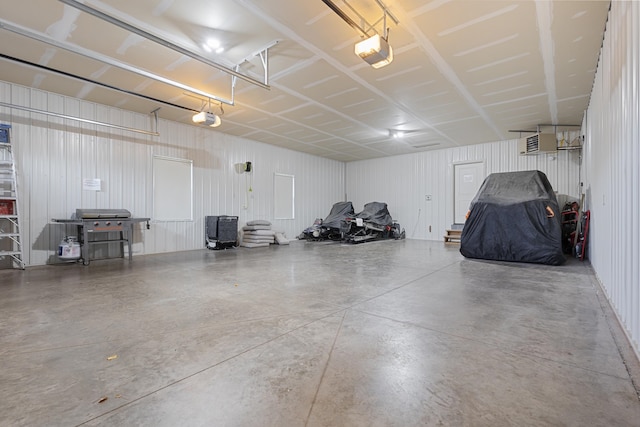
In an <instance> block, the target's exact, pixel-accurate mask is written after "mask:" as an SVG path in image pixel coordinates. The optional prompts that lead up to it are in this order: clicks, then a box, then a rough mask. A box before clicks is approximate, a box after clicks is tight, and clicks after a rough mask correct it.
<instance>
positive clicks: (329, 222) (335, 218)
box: [322, 202, 354, 228]
mask: <svg viewBox="0 0 640 427" xmlns="http://www.w3.org/2000/svg"><path fill="white" fill-rule="evenodd" d="M353 215H354V211H353V204H352V203H351V202H338V203H334V205H333V207H332V208H331V212H329V215H327V217H326V218H325V219H324V220H323V221H322V226H323V227H327V228H340V227H341V226H342V222H343V221H344V219H345V218H352V217H353Z"/></svg>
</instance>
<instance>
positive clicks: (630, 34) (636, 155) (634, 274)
mask: <svg viewBox="0 0 640 427" xmlns="http://www.w3.org/2000/svg"><path fill="white" fill-rule="evenodd" d="M639 28H640V4H639V3H638V2H612V3H611V10H610V12H609V20H608V22H607V29H606V32H605V38H604V42H603V45H602V50H601V55H600V61H599V64H598V70H597V73H596V78H595V81H594V86H593V92H592V94H591V100H590V103H589V108H588V110H587V115H586V119H585V123H586V125H585V130H586V141H585V150H584V156H585V164H584V176H585V193H586V198H587V202H588V208H589V209H590V210H591V214H592V220H591V231H590V235H589V240H590V242H589V258H590V260H591V264H592V265H593V268H594V270H595V271H596V275H597V276H598V279H599V280H600V282H601V284H602V286H603V288H604V289H605V291H606V293H607V296H608V298H609V300H610V301H611V303H612V305H613V306H614V308H615V311H616V314H617V316H618V318H619V320H620V322H621V323H622V324H623V326H624V328H625V329H626V331H627V334H628V336H629V338H630V340H631V342H632V343H633V346H634V348H635V350H636V352H637V353H638V354H640V344H639V343H640V269H639V267H638V264H639V262H638V260H640V246H639V245H640V243H639V242H640V226H639V224H638V211H639V209H640V174H639V172H638V169H639V168H640V164H639V163H640V122H639V120H638V117H640V31H639Z"/></svg>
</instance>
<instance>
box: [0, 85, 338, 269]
mask: <svg viewBox="0 0 640 427" xmlns="http://www.w3.org/2000/svg"><path fill="white" fill-rule="evenodd" d="M0 100H2V101H3V102H6V103H12V104H17V105H21V106H26V107H31V108H36V109H41V110H45V111H52V112H57V113H62V114H68V115H71V116H79V117H82V118H86V119H91V120H96V121H101V122H107V123H112V124H117V125H123V126H127V127H132V128H142V129H147V128H148V127H149V117H148V115H146V114H138V113H133V112H130V111H125V110H121V109H117V108H113V107H106V106H103V105H96V104H94V103H90V102H85V101H80V100H77V99H73V98H67V97H62V96H60V95H56V94H53V93H48V92H44V91H40V90H37V89H32V88H26V87H23V86H19V85H13V84H8V83H5V82H0ZM0 122H2V123H8V124H11V125H12V134H13V137H14V140H15V150H16V160H17V166H18V181H19V184H21V185H20V188H19V191H20V198H21V216H22V218H21V221H22V222H23V223H25V224H28V227H23V233H24V235H23V240H24V241H25V242H28V244H25V246H24V247H25V249H26V251H25V256H24V259H25V262H26V264H27V265H42V264H47V263H55V262H59V260H58V259H57V256H56V250H57V246H58V244H59V242H60V240H61V239H62V238H63V237H64V236H65V235H69V234H76V230H75V227H74V226H65V225H62V224H58V223H53V222H52V221H51V219H52V218H69V217H70V215H71V214H72V213H73V212H75V209H77V208H122V209H128V210H129V211H131V212H132V214H133V215H134V216H136V217H151V218H152V219H153V216H152V213H153V212H152V210H153V185H152V182H153V167H152V158H153V156H154V155H159V156H167V157H174V158H183V159H193V161H194V163H193V196H194V197H193V220H192V221H182V222H175V221H168V222H163V223H156V224H153V225H152V227H151V229H150V230H145V229H143V226H140V229H138V230H136V232H135V233H134V244H133V252H134V255H137V254H151V253H160V252H174V251H182V250H194V249H204V233H205V229H204V217H205V216H207V215H237V216H238V217H239V220H240V221H239V223H240V224H239V225H240V226H242V225H244V224H245V223H246V222H247V221H249V220H252V219H267V220H269V221H271V222H272V223H273V228H274V229H278V230H282V231H284V232H285V234H286V235H287V237H289V238H295V237H296V236H298V235H299V234H300V233H301V232H302V230H304V229H305V228H307V227H308V226H309V225H311V224H312V223H313V221H314V219H315V218H317V217H324V216H325V215H326V214H327V213H328V211H329V209H330V208H331V206H332V205H333V203H335V202H336V201H339V200H342V199H344V193H345V184H344V179H345V165H344V163H342V162H337V161H333V160H328V159H323V158H320V157H315V156H311V155H308V154H303V153H299V152H295V151H290V150H285V149H282V148H278V147H274V146H269V145H266V144H261V143H257V142H254V141H250V140H246V139H242V138H237V137H233V136H229V135H225V134H222V133H220V132H217V131H215V130H211V129H209V128H206V127H196V126H193V125H187V124H181V123H175V122H169V121H166V120H159V122H158V131H159V133H160V136H159V137H152V136H146V135H140V134H132V133H130V132H125V131H123V130H117V129H112V128H105V127H100V126H97V125H91V124H80V122H77V121H73V120H67V119H59V118H54V117H51V116H46V115H42V114H37V113H29V112H24V111H22V110H15V109H11V108H8V107H3V108H0ZM246 161H250V162H252V164H253V165H254V169H253V171H252V172H251V174H248V176H247V177H245V176H243V175H240V174H237V173H236V171H235V168H234V166H233V165H234V164H236V163H240V162H246ZM275 172H279V173H285V174H290V175H293V176H295V177H296V185H295V200H296V215H295V219H293V220H275V219H274V218H273V212H274V205H273V200H274V193H273V174H274V173H275ZM84 178H97V179H100V180H101V181H102V189H101V190H100V191H87V190H83V187H82V180H83V179H84ZM94 246H96V247H97V246H103V245H94ZM116 249H117V248H116ZM97 250H98V251H101V253H100V254H99V255H104V256H111V255H114V254H112V248H108V247H107V248H102V249H97Z"/></svg>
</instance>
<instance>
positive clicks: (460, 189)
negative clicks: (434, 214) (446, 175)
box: [453, 162, 485, 224]
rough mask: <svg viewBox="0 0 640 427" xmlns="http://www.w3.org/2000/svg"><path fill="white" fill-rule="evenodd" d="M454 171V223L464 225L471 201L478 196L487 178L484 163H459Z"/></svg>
mask: <svg viewBox="0 0 640 427" xmlns="http://www.w3.org/2000/svg"><path fill="white" fill-rule="evenodd" d="M453 170H454V175H453V176H454V178H453V181H454V193H455V194H454V198H453V200H454V202H453V203H454V206H453V211H454V220H453V221H454V223H456V224H464V222H465V220H466V218H465V216H466V215H467V211H468V210H469V204H470V203H471V200H473V198H474V197H475V196H476V193H477V192H478V189H479V188H480V185H481V184H482V181H484V178H485V176H484V175H485V172H484V162H474V163H459V164H454V165H453Z"/></svg>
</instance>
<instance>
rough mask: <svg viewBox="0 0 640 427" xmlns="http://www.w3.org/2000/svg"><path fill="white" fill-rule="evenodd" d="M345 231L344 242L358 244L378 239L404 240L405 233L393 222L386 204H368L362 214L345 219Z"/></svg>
mask: <svg viewBox="0 0 640 427" xmlns="http://www.w3.org/2000/svg"><path fill="white" fill-rule="evenodd" d="M346 223H347V230H346V231H345V233H344V240H345V241H346V242H348V243H360V242H366V241H369V240H378V239H404V237H405V232H404V230H401V229H400V225H399V224H398V223H396V222H394V221H393V219H392V218H391V214H389V209H387V204H386V203H383V202H369V203H367V204H365V205H364V209H363V210H362V212H359V213H357V214H356V215H355V216H353V217H352V218H347V219H346Z"/></svg>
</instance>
